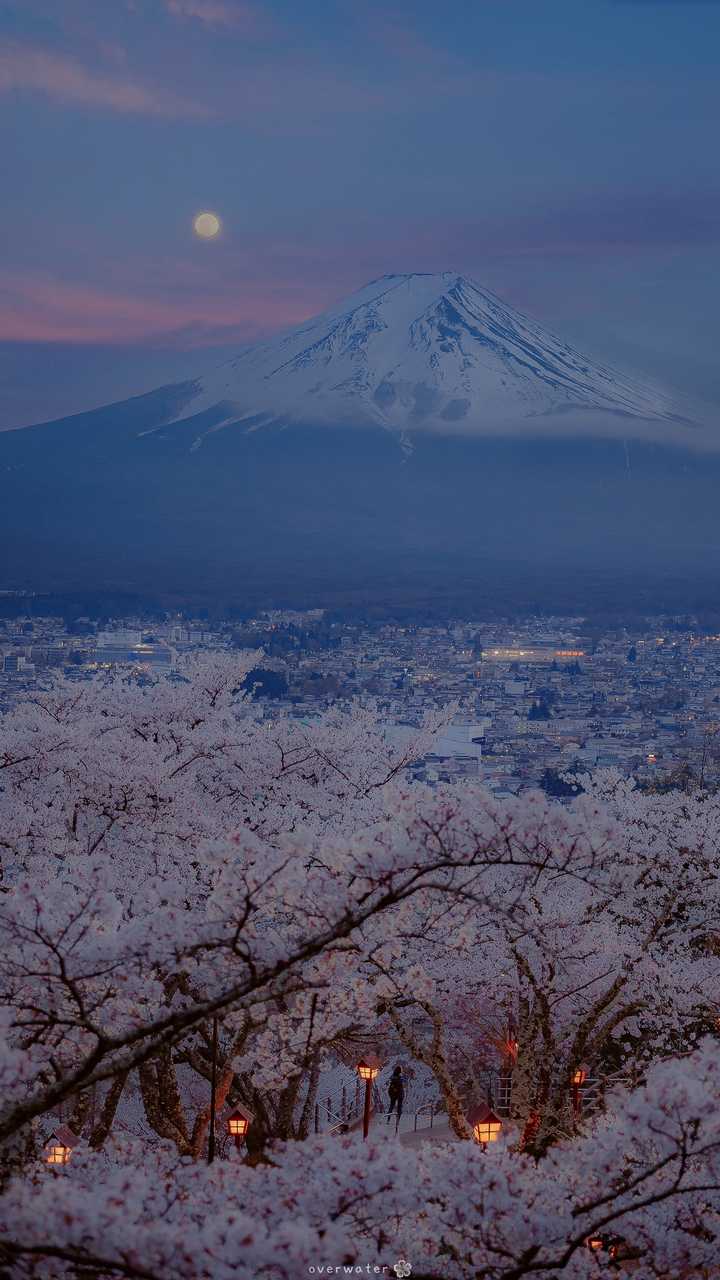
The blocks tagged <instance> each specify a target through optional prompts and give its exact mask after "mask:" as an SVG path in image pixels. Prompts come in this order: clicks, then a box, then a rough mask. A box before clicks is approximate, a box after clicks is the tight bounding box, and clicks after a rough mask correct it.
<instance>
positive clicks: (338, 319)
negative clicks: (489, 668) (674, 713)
mask: <svg viewBox="0 0 720 1280" xmlns="http://www.w3.org/2000/svg"><path fill="white" fill-rule="evenodd" d="M189 373H190V371H189ZM713 444H714V441H713V437H712V434H711V432H710V429H709V427H708V426H707V424H701V423H698V422H695V421H693V420H692V418H691V417H690V416H688V415H687V413H686V411H685V409H684V406H683V405H682V404H681V403H680V402H679V401H678V399H677V397H674V396H673V395H672V393H671V392H669V391H668V390H667V389H665V388H660V387H657V386H654V385H646V384H645V383H643V381H642V380H636V379H634V378H631V377H628V376H626V375H625V374H620V373H616V372H614V371H612V370H610V369H608V368H606V367H605V366H603V365H601V364H598V363H596V362H594V361H592V360H591V359H590V358H588V357H584V356H582V355H580V354H579V353H577V352H575V351H574V350H573V349H572V348H571V347H569V346H568V345H567V344H565V343H563V342H562V341H561V340H560V339H559V338H555V337H554V336H553V335H550V334H548V333H547V332H546V331H545V330H544V329H543V328H542V327H541V326H540V325H537V324H536V323H535V322H533V321H530V320H528V319H527V318H526V317H523V316H521V315H520V314H519V313H517V312H516V311H514V310H513V309H512V308H509V307H507V306H506V305H505V304H503V303H502V302H501V301H500V300H499V299H497V298H495V297H494V295H492V294H489V293H487V292H486V291H484V290H482V289H480V288H479V287H478V286H476V285H473V284H471V283H469V282H468V281H466V280H464V279H463V278H462V277H460V276H457V275H455V274H453V273H444V274H443V275H440V276H437V275H434V276H433V275H412V276H407V275H405V276H391V277H384V278H383V279H382V280H379V281H376V282H374V283H373V284H372V285H369V286H367V287H366V288H365V289H363V290H361V291H360V292H359V293H357V294H355V295H353V296H352V297H351V298H350V299H348V300H347V301H346V302H344V303H342V304H340V305H338V306H337V307H335V308H333V309H332V310H331V311H330V312H328V313H326V314H324V315H323V316H320V317H318V318H317V319H316V320H314V321H311V322H310V323H308V324H305V325H302V326H300V327H299V328H297V329H295V330H293V331H291V332H290V333H288V334H285V335H282V336H280V337H279V338H277V339H274V340H273V341H271V342H268V343H265V344H262V345H260V346H258V347H255V348H252V349H251V350H249V351H246V352H243V353H241V354H240V355H239V356H238V357H237V358H236V359H234V360H232V361H230V362H228V363H226V364H225V365H223V366H222V367H221V368H220V369H218V370H216V371H215V372H214V373H212V374H210V375H209V376H206V377H201V378H195V377H192V376H189V377H188V379H187V380H186V381H184V382H181V383H178V384H175V385H173V386H170V387H163V388H159V389H158V390H157V391H154V392H151V393H150V394H148V395H144V396H140V397H137V398H134V399H131V400H126V401H123V402H120V403H118V404H114V405H109V406H106V407H104V408H101V409H97V410H94V411H92V412H90V413H85V414H80V415H76V416H74V417H71V418H66V419H61V420H58V421H56V422H51V423H46V424H43V425H41V426H37V427H31V428H25V429H23V430H20V431H14V432H8V433H3V434H2V435H0V476H2V513H1V514H0V539H1V540H2V546H3V549H4V556H3V560H4V569H3V579H4V581H3V582H0V586H4V587H6V588H7V587H27V588H31V589H34V590H41V591H56V590H78V589H83V590H88V589H98V590H99V589H103V590H104V589H110V590H112V591H119V592H123V591H127V592H131V593H132V592H140V593H147V594H150V595H153V596H156V597H157V596H162V595H172V596H174V597H182V596H183V595H184V596H192V597H193V598H198V597H200V596H203V597H205V598H207V599H208V600H213V599H218V598H223V599H224V600H227V601H232V602H236V603H241V602H242V601H243V599H246V598H249V597H252V598H253V599H255V600H258V599H262V600H264V601H267V602H268V603H271V602H273V601H276V602H282V603H293V602H295V603H306V602H313V603H323V602H324V603H328V602H332V601H334V600H338V599H343V600H345V601H352V600H357V599H361V598H370V597H372V596H374V597H375V598H376V599H380V598H383V599H385V598H387V599H392V598H393V597H394V596H395V597H397V598H401V597H402V598H408V596H409V597H414V598H417V599H418V600H420V599H422V600H426V601H432V600H433V599H438V598H442V599H444V600H448V599H453V598H456V597H457V596H458V594H459V595H460V596H462V597H463V598H466V597H467V596H470V597H472V595H473V593H475V594H476V595H477V594H481V593H483V592H486V593H492V592H493V591H496V590H501V591H503V592H504V593H505V594H506V595H507V596H508V598H512V597H513V593H515V594H516V595H517V598H518V604H519V605H521V604H523V603H525V604H527V603H530V599H529V597H530V596H532V598H533V599H540V600H542V599H543V597H544V595H545V596H547V592H548V591H550V594H551V595H552V593H553V591H555V589H556V588H555V587H551V586H550V584H552V583H555V584H556V587H557V590H558V591H559V592H560V594H563V590H564V589H563V588H562V587H561V586H560V584H561V583H562V582H563V581H564V582H566V583H567V582H569V581H571V580H572V581H575V582H578V581H587V582H598V583H601V582H602V583H605V584H607V583H608V581H610V582H612V581H613V579H616V580H617V581H618V582H619V581H620V580H622V581H638V580H640V581H643V582H645V583H654V584H657V590H658V591H659V592H660V593H661V597H662V593H664V595H665V597H667V601H666V600H665V599H664V598H658V599H656V600H655V601H654V603H655V604H658V605H663V604H664V603H666V602H667V603H671V597H673V592H674V591H676V587H677V584H684V589H685V588H686V586H687V583H688V581H692V582H693V583H695V582H696V583H697V584H698V587H697V590H698V592H699V593H700V595H702V594H703V592H704V593H706V594H707V593H710V594H712V592H713V591H714V590H715V586H714V583H715V580H716V579H715V574H716V570H717V568H718V567H720V516H718V502H717V494H718V492H719V491H720V489H719V482H720V454H718V453H716V452H715V451H714V449H713V447H712V446H713ZM673 581H674V582H675V583H676V587H672V586H670V585H668V584H670V583H672V582H673ZM513 584H515V585H513ZM663 584H664V585H663ZM516 587H517V590H515V588H516ZM651 589H654V588H651ZM602 590H607V585H606V586H605V587H603V588H602ZM518 593H519V594H518ZM565 594H567V592H566V590H565Z"/></svg>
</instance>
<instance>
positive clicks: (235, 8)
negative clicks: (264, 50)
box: [165, 0, 264, 31]
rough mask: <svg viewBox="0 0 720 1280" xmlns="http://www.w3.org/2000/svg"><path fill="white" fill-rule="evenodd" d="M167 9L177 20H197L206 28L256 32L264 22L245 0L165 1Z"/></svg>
mask: <svg viewBox="0 0 720 1280" xmlns="http://www.w3.org/2000/svg"><path fill="white" fill-rule="evenodd" d="M165 8H166V9H167V10H168V12H169V13H171V14H173V15H174V16H175V17H177V18H189V19H195V20H197V21H198V22H201V23H203V25H204V26H206V27H241V28H243V29H244V30H245V31H256V30H257V29H258V28H259V27H260V26H261V25H264V20H263V19H261V16H260V14H259V13H258V10H257V9H256V8H255V7H254V6H253V5H250V4H245V3H244V0H165Z"/></svg>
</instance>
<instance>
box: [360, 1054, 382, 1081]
mask: <svg viewBox="0 0 720 1280" xmlns="http://www.w3.org/2000/svg"><path fill="white" fill-rule="evenodd" d="M379 1070H380V1063H379V1061H378V1059H377V1058H374V1057H373V1056H372V1054H369V1055H368V1057H367V1058H362V1059H361V1060H360V1062H358V1065H357V1071H358V1075H359V1077H360V1079H361V1080H374V1079H375V1077H376V1075H377V1074H378V1072H379Z"/></svg>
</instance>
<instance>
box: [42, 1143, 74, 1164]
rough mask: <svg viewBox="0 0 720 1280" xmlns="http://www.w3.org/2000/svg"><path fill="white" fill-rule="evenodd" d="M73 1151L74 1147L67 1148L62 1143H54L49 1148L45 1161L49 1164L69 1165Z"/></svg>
mask: <svg viewBox="0 0 720 1280" xmlns="http://www.w3.org/2000/svg"><path fill="white" fill-rule="evenodd" d="M71 1151H72V1147H66V1146H64V1145H63V1143H62V1142H53V1143H51V1145H50V1146H49V1147H48V1148H47V1155H46V1157H45V1159H46V1160H47V1162H48V1164H67V1162H68V1160H69V1159H70V1153H71Z"/></svg>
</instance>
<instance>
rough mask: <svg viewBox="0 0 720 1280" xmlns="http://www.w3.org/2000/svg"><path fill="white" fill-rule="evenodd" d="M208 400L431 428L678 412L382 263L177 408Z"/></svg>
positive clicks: (527, 327)
mask: <svg viewBox="0 0 720 1280" xmlns="http://www.w3.org/2000/svg"><path fill="white" fill-rule="evenodd" d="M218 405H223V407H224V409H225V413H224V415H223V418H224V421H225V422H228V421H233V422H237V421H238V418H240V419H245V420H246V421H250V420H251V419H252V420H253V422H254V425H257V424H258V419H257V417H256V415H263V416H264V415H268V417H270V418H275V419H283V420H286V421H288V420H289V421H296V422H307V423H312V424H314V425H318V424H320V423H334V424H344V423H353V424H361V423H365V424H372V425H376V426H384V427H389V428H393V429H396V430H401V431H406V430H413V431H415V430H432V431H441V432H444V433H448V432H453V433H457V432H463V433H465V432H471V433H473V434H476V433H480V434H483V433H495V432H497V431H501V432H503V433H506V432H508V431H520V432H522V433H527V432H528V431H529V432H532V433H533V434H545V435H547V434H559V433H562V432H564V431H567V430H574V429H577V427H579V426H587V427H590V428H592V429H593V430H595V431H601V432H602V433H603V434H625V435H626V434H628V431H629V430H630V426H629V422H628V420H629V419H632V420H635V425H636V427H637V428H638V429H639V430H641V433H643V434H645V433H646V429H647V424H649V423H654V424H661V423H669V422H677V421H678V417H677V414H676V411H675V408H674V405H673V403H672V401H671V399H670V397H669V396H667V395H665V394H664V393H663V392H662V391H659V390H658V389H657V388H653V387H650V386H644V385H642V384H641V383H640V382H634V381H632V380H631V379H630V378H627V377H625V376H624V375H622V374H618V373H616V372H613V371H612V370H610V369H608V368H605V367H603V366H602V365H600V364H597V363H596V362H594V361H592V360H590V359H588V358H587V357H585V356H582V355H580V354H579V353H578V352H577V351H574V350H573V349H572V347H570V346H568V345H567V344H566V343H564V342H562V341H561V340H560V339H559V338H556V337H555V336H554V335H553V334H551V333H549V332H548V331H547V330H546V329H544V328H543V327H542V326H541V325H539V324H537V323H535V322H534V321H532V320H530V319H528V318H527V317H526V316H523V315H521V314H520V313H519V312H518V311H516V310H514V309H513V308H512V307H509V306H507V305H506V304H505V303H503V302H502V301H501V300H500V299H499V298H497V297H495V295H494V294H492V293H489V292H488V291H487V290H485V289H482V288H480V287H479V286H478V285H476V284H473V283H472V282H471V281H469V280H467V279H465V278H463V277H462V276H459V275H456V274H454V273H453V272H449V271H446V272H443V273H441V274H437V275H420V274H413V275H390V276H383V278H382V279H380V280H375V281H374V282H373V283H372V284H369V285H366V286H365V288H363V289H361V290H360V291H359V292H357V293H355V294H353V295H352V296H351V297H349V298H348V299H346V300H345V301H344V302H342V303H340V304H339V305H338V306H336V307H334V308H332V309H331V310H329V311H327V312H325V313H324V314H323V315H320V316H318V317H317V318H315V319H314V320H311V321H310V322H309V323H307V324H304V325H301V326H300V327H298V328H296V329H293V330H292V331H291V332H290V333H287V334H285V335H283V336H281V337H279V338H276V339H273V340H272V341H270V342H267V343H264V344H262V345H259V346H256V347H253V348H252V349H250V350H248V351H245V352H243V353H242V354H241V355H239V356H237V357H236V358H234V359H232V360H230V361H228V362H227V363H225V364H223V365H222V366H221V367H220V368H219V369H217V370H216V371H215V372H214V373H213V374H211V375H210V376H208V377H205V378H202V379H201V380H200V381H199V383H198V387H197V390H196V393H195V395H194V396H193V398H192V400H191V402H190V403H189V404H188V405H187V407H186V408H185V410H184V412H183V417H188V416H190V415H195V414H197V413H199V412H201V411H203V410H208V409H214V408H216V407H217V406H218ZM643 424H645V425H644V426H643ZM217 425H218V424H216V426H215V427H214V428H213V429H214V430H217ZM631 434H632V431H631Z"/></svg>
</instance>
